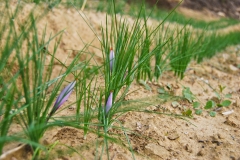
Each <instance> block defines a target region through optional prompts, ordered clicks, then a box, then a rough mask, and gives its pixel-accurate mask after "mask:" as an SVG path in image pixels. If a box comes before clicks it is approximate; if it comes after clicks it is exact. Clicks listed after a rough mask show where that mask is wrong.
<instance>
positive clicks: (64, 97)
mask: <svg viewBox="0 0 240 160" xmlns="http://www.w3.org/2000/svg"><path fill="white" fill-rule="evenodd" d="M75 84H76V81H73V82H71V83H70V84H69V85H67V86H66V87H65V88H64V89H63V90H62V92H61V93H60V94H59V96H58V98H57V100H56V102H55V104H54V107H53V108H54V110H55V111H56V110H57V109H58V108H59V107H60V106H61V105H62V104H63V103H64V102H65V101H66V100H67V99H68V98H69V96H70V94H71V93H72V91H73V88H74V86H75Z"/></svg>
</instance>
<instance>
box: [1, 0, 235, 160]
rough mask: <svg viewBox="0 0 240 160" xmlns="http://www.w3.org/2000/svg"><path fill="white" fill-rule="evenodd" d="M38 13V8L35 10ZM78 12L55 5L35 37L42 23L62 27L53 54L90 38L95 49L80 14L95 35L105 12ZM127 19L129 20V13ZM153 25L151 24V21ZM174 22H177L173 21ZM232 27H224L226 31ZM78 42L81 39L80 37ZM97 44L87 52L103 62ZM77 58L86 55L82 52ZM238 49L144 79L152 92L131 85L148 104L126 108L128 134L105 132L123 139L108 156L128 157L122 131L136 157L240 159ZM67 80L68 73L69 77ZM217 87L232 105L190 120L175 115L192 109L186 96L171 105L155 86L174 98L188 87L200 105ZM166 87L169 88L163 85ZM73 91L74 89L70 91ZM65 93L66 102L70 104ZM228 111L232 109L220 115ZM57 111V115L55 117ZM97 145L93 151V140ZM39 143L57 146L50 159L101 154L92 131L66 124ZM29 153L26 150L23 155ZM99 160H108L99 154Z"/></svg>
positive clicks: (18, 155) (51, 30) (50, 28)
mask: <svg viewBox="0 0 240 160" xmlns="http://www.w3.org/2000/svg"><path fill="white" fill-rule="evenodd" d="M24 7H25V8H24V10H23V12H24V13H23V15H26V14H27V13H28V12H29V11H30V9H31V8H32V5H31V4H24ZM39 11H41V9H39ZM84 13H85V14H84V15H83V16H80V15H79V13H78V12H77V11H76V10H75V9H67V8H64V7H61V6H60V7H59V8H54V9H53V11H52V12H50V13H49V14H48V15H47V16H46V17H45V18H43V19H42V20H41V21H40V22H39V23H38V28H39V30H38V31H39V35H41V34H42V31H43V29H44V27H45V26H46V24H47V35H50V34H56V33H57V32H58V31H61V30H63V29H65V31H64V34H63V37H62V41H61V44H60V46H59V49H58V53H57V55H56V56H57V58H59V59H60V60H61V61H63V62H64V61H65V60H66V57H67V55H68V54H70V58H69V59H68V61H70V60H71V58H73V57H74V54H75V51H76V50H81V49H82V48H83V47H84V44H85V43H90V42H92V45H93V46H96V47H97V48H99V47H100V44H99V41H98V40H97V38H96V35H95V34H94V33H93V32H92V30H91V29H90V28H89V26H88V25H87V24H86V22H84V20H83V18H82V17H87V22H89V24H91V26H92V28H93V30H94V31H95V32H96V33H97V34H98V35H100V25H101V24H102V22H105V17H106V16H105V14H104V13H97V12H94V11H86V12H84ZM128 20H129V21H130V23H131V18H130V17H128ZM153 23H156V22H154V21H153ZM173 25H176V24H173ZM231 30H232V28H231V27H230V28H228V31H231ZM80 37H81V38H82V40H83V41H84V42H83V41H82V40H81V38H80ZM97 48H94V47H92V48H89V52H91V53H93V54H95V55H96V60H97V63H99V64H101V63H102V58H101V57H102V53H101V52H100V50H99V49H97ZM52 50H53V44H52V45H50V46H49V51H52ZM81 58H83V59H84V58H86V57H85V56H83V57H81ZM238 64H240V47H239V46H232V47H229V48H227V49H226V50H224V51H222V52H221V53H219V54H218V55H217V56H215V57H213V58H212V59H209V60H205V61H204V62H203V63H201V64H196V63H195V62H192V63H191V64H190V65H189V67H188V70H187V71H186V74H185V77H184V79H183V80H181V81H180V80H178V79H177V78H176V77H174V76H173V74H172V73H171V72H167V73H165V74H164V75H163V76H162V77H161V79H160V80H159V81H158V82H148V85H149V86H150V87H151V89H152V90H151V91H149V90H146V89H145V88H144V86H141V85H139V84H137V83H134V84H133V85H132V86H131V88H130V92H129V94H128V96H127V97H126V100H139V101H140V100H141V101H146V102H148V103H149V105H147V106H146V105H144V104H141V103H139V104H133V105H135V106H136V107H146V109H147V110H148V111H154V112H155V113H156V114H153V113H144V112H129V113H127V114H125V115H123V116H121V117H120V118H119V121H120V122H122V124H123V126H124V127H126V128H128V129H129V130H130V131H131V132H127V133H124V132H123V130H116V129H111V130H110V132H109V134H110V135H112V136H114V137H117V138H118V139H120V140H122V144H121V145H118V144H116V143H109V147H108V150H109V152H110V159H112V160H130V159H133V158H132V154H131V152H130V151H129V150H128V149H127V148H126V147H128V144H127V141H126V137H125V134H127V135H128V137H129V139H130V142H131V144H132V147H133V150H134V153H135V158H136V159H137V160H145V159H154V160H159V159H164V160H174V159H180V160H210V159H211V160H234V159H235V160H239V159H240V152H239V148H240V123H239V122H240V98H239V95H240V69H239V68H238ZM60 68H61V66H60V64H58V63H56V64H55V75H53V77H54V76H57V75H58V72H59V71H60ZM70 78H72V77H70ZM99 81H100V83H101V82H102V81H101V79H99ZM218 85H222V86H226V89H225V90H224V94H227V93H230V94H232V97H231V98H230V100H231V102H232V104H231V105H230V106H229V107H227V108H222V110H218V111H217V115H216V117H210V116H209V114H208V112H207V111H206V110H204V111H203V114H202V115H201V116H198V115H196V114H193V117H192V118H187V117H182V116H177V115H176V114H181V113H182V112H183V111H185V110H186V109H191V110H193V107H192V104H190V103H189V102H188V101H186V100H178V103H179V105H177V106H174V105H172V102H173V101H176V100H174V99H171V98H170V99H162V98H159V93H158V91H157V90H158V89H159V88H161V87H163V88H165V90H167V91H168V92H171V93H173V94H174V96H182V88H183V86H185V87H190V89H191V91H192V92H193V94H194V95H195V96H196V97H197V99H198V101H200V102H201V107H203V106H204V104H205V103H206V101H208V100H210V99H214V98H215V93H214V89H215V90H217V89H218ZM169 86H171V87H170V88H171V89H167V88H169ZM73 94H74V93H73ZM74 100H75V99H74V98H73V97H70V99H69V100H68V102H67V103H66V104H65V105H67V104H70V103H72V102H74ZM75 108H76V107H75V106H74V105H73V106H71V107H69V108H66V109H65V110H63V111H62V112H61V113H60V114H59V115H64V116H67V115H73V114H74V113H75ZM231 110H233V113H232V114H230V115H227V116H224V115H223V114H222V113H223V112H226V111H231ZM59 115H57V116H59ZM20 129H21V127H20V125H19V124H14V126H13V127H11V128H10V133H16V132H19V130H20ZM97 139H98V140H99V146H98V147H97V149H96V140H97ZM42 143H43V144H44V145H49V144H53V143H56V144H57V145H56V146H55V147H54V148H53V150H52V151H51V152H50V157H49V159H54V160H55V159H56V160H57V159H59V160H60V159H62V160H75V159H76V160H79V159H87V160H88V159H94V158H95V157H96V156H99V152H101V147H100V145H101V144H102V139H101V138H98V137H97V136H96V135H95V134H92V133H90V134H88V136H87V139H84V138H83V131H82V130H77V129H74V128H69V127H55V128H52V129H51V130H48V131H47V132H46V133H45V134H44V136H43V138H42ZM18 145H19V144H16V143H13V144H8V145H6V146H5V148H4V151H5V152H6V151H9V150H11V149H12V148H15V147H17V146H18ZM65 145H67V146H70V147H73V148H74V149H75V150H77V151H78V152H79V154H76V153H74V152H73V151H72V150H70V149H69V148H67V147H66V146H65ZM29 152H30V151H29V148H28V147H26V146H24V147H22V149H19V150H18V152H14V153H13V154H9V155H8V158H5V159H18V160H20V159H27V158H28V157H31V154H30V153H29ZM26 153H28V154H26ZM103 159H107V157H106V154H105V153H104V154H103Z"/></svg>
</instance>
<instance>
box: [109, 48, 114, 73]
mask: <svg viewBox="0 0 240 160" xmlns="http://www.w3.org/2000/svg"><path fill="white" fill-rule="evenodd" d="M109 60H110V70H111V71H112V68H113V63H114V51H113V50H112V48H111V49H110V54H109Z"/></svg>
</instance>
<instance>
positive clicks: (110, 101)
mask: <svg viewBox="0 0 240 160" xmlns="http://www.w3.org/2000/svg"><path fill="white" fill-rule="evenodd" d="M112 104H113V92H110V95H109V97H108V100H107V103H106V114H107V113H108V111H109V110H110V109H111V107H112Z"/></svg>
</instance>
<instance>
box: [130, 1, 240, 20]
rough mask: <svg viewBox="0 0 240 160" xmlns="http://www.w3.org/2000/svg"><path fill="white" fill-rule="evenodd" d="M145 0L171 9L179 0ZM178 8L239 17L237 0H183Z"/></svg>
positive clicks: (218, 15)
mask: <svg viewBox="0 0 240 160" xmlns="http://www.w3.org/2000/svg"><path fill="white" fill-rule="evenodd" d="M133 1H134V0H133ZM146 2H147V3H149V4H150V5H157V6H158V7H159V8H165V9H173V8H174V7H175V6H176V5H178V3H180V2H181V0H147V1H146ZM180 8H186V9H190V10H193V11H200V12H207V13H211V14H212V15H213V16H215V17H230V18H233V19H240V1H239V0H230V1H229V0H183V1H182V3H181V5H180Z"/></svg>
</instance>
